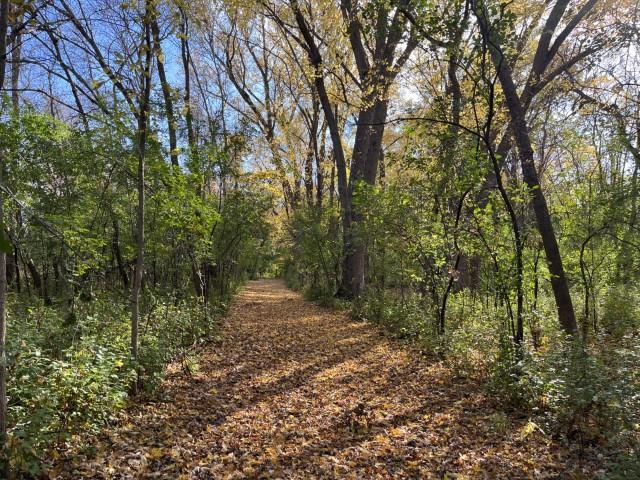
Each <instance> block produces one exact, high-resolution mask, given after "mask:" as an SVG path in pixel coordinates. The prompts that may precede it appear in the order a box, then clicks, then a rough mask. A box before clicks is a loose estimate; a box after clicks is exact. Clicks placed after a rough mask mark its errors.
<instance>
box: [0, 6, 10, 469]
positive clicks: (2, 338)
mask: <svg viewBox="0 0 640 480" xmlns="http://www.w3.org/2000/svg"><path fill="white" fill-rule="evenodd" d="M8 22H9V0H0V89H2V88H3V87H4V79H5V71H6V66H7V26H8ZM4 163H5V158H4V152H3V151H0V181H4V179H3V178H2V176H3V175H2V174H3V170H4ZM3 223H4V195H3V193H2V192H0V224H3ZM0 235H4V232H3V231H0ZM6 299H7V255H6V252H4V251H0V477H2V478H9V455H8V449H7V354H6V351H5V348H6V337H7V335H6V332H7V320H6V308H5V305H6Z"/></svg>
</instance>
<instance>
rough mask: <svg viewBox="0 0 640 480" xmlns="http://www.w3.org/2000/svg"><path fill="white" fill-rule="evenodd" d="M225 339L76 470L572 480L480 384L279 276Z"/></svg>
mask: <svg viewBox="0 0 640 480" xmlns="http://www.w3.org/2000/svg"><path fill="white" fill-rule="evenodd" d="M221 333H222V341H221V342H220V343H218V344H217V345H212V346H211V347H209V348H208V349H207V350H206V351H205V352H204V354H203V357H202V359H201V361H200V370H199V371H198V372H197V374H194V375H192V376H188V375H185V374H182V373H180V372H178V373H175V374H173V375H170V376H169V378H168V379H167V381H166V385H165V389H166V397H167V398H166V400H165V401H164V402H162V403H151V404H147V405H144V406H141V407H138V408H137V409H135V410H134V411H132V412H130V413H129V414H128V415H127V419H126V421H123V422H121V424H120V425H118V426H116V428H112V429H111V430H110V431H109V432H108V436H107V437H105V438H102V439H101V440H100V441H99V442H98V443H97V449H98V453H97V456H96V457H95V458H94V459H92V460H86V461H85V462H84V463H82V466H81V467H76V469H75V471H74V472H73V474H72V475H71V476H72V477H73V478H96V479H134V478H135V479H151V478H161V479H176V478H177V479H183V480H187V479H189V480H198V479H200V480H208V479H221V478H225V479H226V478H228V479H241V478H287V479H289V478H353V479H369V478H371V479H374V478H375V479H377V478H381V479H385V478H445V476H446V477H447V478H491V479H493V478H510V479H517V478H558V477H561V478H565V477H564V475H565V474H566V473H567V472H566V471H565V470H563V468H566V459H563V458H562V454H563V453H562V450H561V449H557V448H556V447H555V446H554V445H553V444H551V443H549V442H548V441H547V440H545V439H544V437H542V436H541V435H537V434H536V433H535V432H534V433H531V434H530V435H528V436H526V438H525V435H524V434H523V431H527V430H526V429H523V427H524V425H525V424H526V419H520V420H516V419H512V418H508V417H505V416H504V415H503V414H500V413H497V412H496V410H495V409H494V408H493V407H492V405H491V402H490V399H488V398H486V397H485V396H484V395H483V393H482V389H481V388H479V387H478V386H477V385H475V384H473V383H471V382H469V381H466V380H463V379H456V378H455V377H454V376H453V375H452V374H450V372H449V371H448V370H446V369H445V368H444V367H443V366H442V365H440V364H438V363H433V362H430V361H429V360H428V359H426V358H424V357H422V356H421V355H419V354H418V353H417V352H414V351H412V350H411V349H409V348H408V347H407V346H406V345H403V344H402V343H400V342H398V341H395V340H393V339H390V338H388V337H387V336H385V335H384V334H383V333H382V332H381V331H380V330H379V329H377V328H376V327H374V326H372V325H369V324H366V323H362V322H358V321H354V320H352V319H350V318H349V317H348V315H347V314H346V313H344V312H336V311H330V310H327V309H324V308H321V307H319V306H316V305H314V304H312V303H310V302H307V301H305V300H304V299H303V298H302V297H301V296H300V295H299V294H297V293H294V292H292V291H290V290H288V289H287V288H286V287H285V286H284V284H283V283H282V282H281V281H279V280H261V281H254V282H249V283H248V284H247V286H246V287H245V288H244V289H243V290H242V292H241V293H240V294H239V295H238V296H237V297H236V299H235V301H234V302H233V305H232V307H231V309H230V311H229V314H228V315H227V317H226V318H225V320H224V323H223V326H222V332H221ZM74 463H75V462H74ZM573 468H579V465H575V466H574V467H573ZM456 475H457V476H456ZM58 478H71V477H64V475H61V476H59V477H58Z"/></svg>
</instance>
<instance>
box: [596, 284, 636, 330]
mask: <svg viewBox="0 0 640 480" xmlns="http://www.w3.org/2000/svg"><path fill="white" fill-rule="evenodd" d="M638 300H639V299H638V294H637V289H635V288H632V286H631V285H617V286H613V287H611V288H609V290H608V291H607V293H606V295H605V297H604V302H603V306H602V318H601V320H600V321H601V324H602V326H603V328H604V329H605V331H606V332H607V333H610V334H611V335H613V336H615V337H618V338H619V337H623V336H624V335H626V334H628V333H631V332H637V331H638V326H639V325H640V312H639V311H638Z"/></svg>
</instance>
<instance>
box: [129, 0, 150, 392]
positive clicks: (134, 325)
mask: <svg viewBox="0 0 640 480" xmlns="http://www.w3.org/2000/svg"><path fill="white" fill-rule="evenodd" d="M149 10H150V5H149V3H148V2H147V3H146V5H145V25H144V30H145V32H144V35H145V39H144V42H145V45H146V47H147V51H146V54H145V65H144V71H143V77H142V82H141V92H140V108H139V110H138V133H137V137H138V138H137V154H138V212H137V219H136V222H137V224H136V266H135V271H134V274H133V288H132V289H131V360H132V362H133V363H134V365H136V364H137V361H138V323H139V318H140V290H141V287H142V270H143V268H144V164H145V154H146V147H147V124H148V118H147V117H148V113H149V99H150V96H151V60H152V55H153V51H152V47H151V32H150V28H149V16H150V13H149ZM139 381H140V379H139V378H138V380H137V381H136V382H135V383H134V385H133V393H134V394H135V393H137V389H138V384H139Z"/></svg>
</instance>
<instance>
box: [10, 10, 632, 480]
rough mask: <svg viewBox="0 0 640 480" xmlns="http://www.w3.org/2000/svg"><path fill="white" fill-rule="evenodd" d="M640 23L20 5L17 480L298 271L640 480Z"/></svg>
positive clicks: (414, 348)
mask: <svg viewBox="0 0 640 480" xmlns="http://www.w3.org/2000/svg"><path fill="white" fill-rule="evenodd" d="M639 14H640V11H639V10H638V5H637V2H635V1H632V0H619V1H616V2H611V1H606V0H512V1H502V0H438V1H425V0H314V1H310V0H251V1H242V2H237V1H233V0H228V1H227V0H209V1H204V0H196V1H182V0H133V1H129V2H127V1H124V2H112V1H109V0H90V1H84V0H0V90H2V98H1V99H0V108H1V109H2V111H1V118H0V225H1V226H2V228H1V231H0V355H1V358H0V447H1V452H2V462H1V465H0V467H1V473H0V477H2V478H37V477H38V476H41V475H47V472H48V471H49V468H50V467H51V465H52V464H53V463H55V462H56V461H58V459H59V458H60V456H61V454H62V452H66V451H71V450H74V449H76V450H77V449H82V445H83V442H85V440H86V439H87V438H91V437H93V436H95V435H97V433H98V432H100V431H101V430H103V429H104V428H108V427H109V425H111V424H112V423H113V421H114V419H115V418H116V417H117V415H119V412H121V411H122V410H123V408H124V409H126V407H127V406H130V405H135V404H140V403H144V402H146V401H148V400H149V399H153V398H156V397H158V396H159V395H162V387H161V382H162V379H163V378H164V376H165V367H166V366H167V365H168V364H173V365H176V364H179V365H181V368H182V369H183V370H184V371H185V372H191V371H192V370H195V369H197V363H198V356H199V355H200V353H199V352H201V351H202V348H213V349H215V348H217V347H216V343H215V342H217V341H218V340H219V339H220V335H219V326H220V323H221V321H222V320H221V319H222V318H223V317H224V314H225V312H226V309H227V307H228V305H229V302H230V301H231V300H232V297H233V295H234V293H235V292H236V291H237V289H238V288H239V287H240V286H241V285H242V284H243V283H244V282H245V281H247V280H249V279H255V278H259V277H275V276H280V277H283V278H284V279H285V281H286V282H287V285H288V286H289V287H290V288H292V289H295V290H299V291H301V292H303V293H304V295H305V297H306V298H307V299H309V300H312V301H316V302H319V303H320V304H321V305H324V306H326V307H328V308H331V309H335V308H341V309H346V310H348V311H349V312H350V315H351V316H352V317H353V318H354V319H358V320H363V321H368V322H371V323H374V324H377V325H378V326H379V327H380V328H381V329H382V331H384V332H387V334H389V335H392V336H394V337H396V338H399V339H402V340H404V341H406V343H407V344H408V348H411V350H410V351H411V354H412V355H416V356H421V357H422V356H424V357H425V358H428V359H429V361H431V362H433V364H436V363H437V364H438V365H439V366H441V367H442V368H446V369H448V370H449V371H452V372H454V373H455V375H456V376H458V377H460V378H466V379H469V381H473V382H476V384H477V385H479V386H480V387H479V388H482V389H483V391H484V392H485V393H486V395H487V396H488V397H490V398H491V399H492V402H494V405H497V406H499V408H500V409H502V411H504V412H508V414H509V415H516V416H519V417H521V418H527V419H528V422H529V425H532V427H531V429H532V430H536V431H537V432H540V434H542V435H545V436H546V437H547V438H549V439H553V441H557V442H559V444H562V445H568V446H572V448H573V447H576V448H578V449H580V451H584V449H587V450H588V449H593V448H595V449H596V450H597V451H598V452H599V454H598V455H599V456H598V460H597V463H598V466H597V467H598V472H600V473H599V475H601V476H602V475H604V477H603V478H635V477H636V476H640V462H639V461H638V453H637V447H638V441H639V436H638V435H639V430H638V425H639V424H640V417H639V415H640V377H639V373H638V372H639V371H640V370H639V367H640V337H639V334H640V303H639V302H640V243H639V242H638V241H637V238H638V231H639V230H638V229H639V226H640V224H639V222H640V218H638V217H639V215H638V209H639V208H640V206H639V205H638V202H639V200H640V198H639V189H640V185H639V184H638V183H639V182H640V179H639V178H638V177H639V175H640V170H639V168H640V89H639V85H640V69H639V67H640V57H639V55H640V52H638V45H639V44H640V43H639V40H640V32H639V31H638V26H639V25H640V19H639V18H638V15H639ZM267 321H268V320H267V319H265V322H267ZM265 328H267V327H265ZM283 341H286V339H284V340H283ZM212 342H213V343H212ZM204 346H206V347H204ZM409 346H410V347H409ZM439 368H440V367H439ZM427 387H428V386H427ZM353 389H355V390H356V391H357V389H358V385H357V384H354V385H353ZM213 428H215V427H213ZM529 433H530V432H529ZM589 452H593V450H589ZM436 474H437V472H434V475H436ZM590 474H592V475H595V473H593V471H590ZM43 478H49V477H43ZM51 478H55V477H51ZM100 478H102V477H100ZM114 478H115V477H114ZM145 478H146V477H145ZM163 478H164V477H163ZM167 478H169V477H167ZM193 478H196V477H193ZM198 478H199V477H198ZM233 478H235V477H233ZM238 478H241V477H238ZM242 478H244V477H242ZM256 478H258V477H256ZM260 478H264V477H260ZM478 478H483V477H478Z"/></svg>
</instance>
